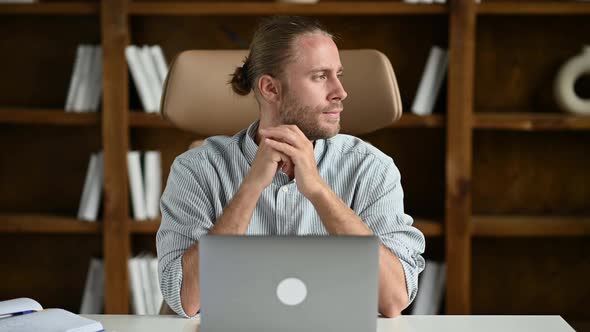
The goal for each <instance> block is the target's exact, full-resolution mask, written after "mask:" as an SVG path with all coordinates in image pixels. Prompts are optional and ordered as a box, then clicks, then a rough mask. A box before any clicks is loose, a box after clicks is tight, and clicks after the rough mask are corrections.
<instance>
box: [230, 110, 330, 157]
mask: <svg viewBox="0 0 590 332" xmlns="http://www.w3.org/2000/svg"><path fill="white" fill-rule="evenodd" d="M259 124H260V121H259V120H256V121H255V122H254V123H252V124H251V125H250V126H249V127H248V129H247V130H246V135H244V137H243V138H242V141H241V142H240V143H241V146H242V151H243V153H244V155H245V156H246V160H248V163H249V164H250V166H252V163H253V162H254V159H255V158H256V152H257V151H258V145H257V144H256V141H255V137H256V132H257V131H258V125H259ZM326 148H327V142H326V140H325V139H318V140H316V141H315V144H314V148H313V152H314V155H315V161H316V165H317V164H319V162H320V160H321V159H322V158H323V157H324V154H325V153H326Z"/></svg>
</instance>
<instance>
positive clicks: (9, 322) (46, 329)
mask: <svg viewBox="0 0 590 332" xmlns="http://www.w3.org/2000/svg"><path fill="white" fill-rule="evenodd" d="M23 313H25V314H23ZM0 331H10V332H29V331H36V332H97V331H104V328H103V326H102V324H101V323H100V322H97V321H95V320H92V319H89V318H85V317H82V316H78V315H76V314H74V313H71V312H69V311H67V310H63V309H45V310H43V307H41V305H40V304H39V302H37V301H35V300H32V299H28V298H19V299H13V300H7V301H0Z"/></svg>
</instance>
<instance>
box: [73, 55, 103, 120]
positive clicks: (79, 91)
mask: <svg viewBox="0 0 590 332" xmlns="http://www.w3.org/2000/svg"><path fill="white" fill-rule="evenodd" d="M101 94H102V49H101V47H100V46H97V45H78V49H77V50H76V58H75V60H74V68H73V70H72V76H71V78H70V87H69V88H68V95H67V97H66V106H65V109H66V112H96V111H97V110H98V106H99V105H100V97H101Z"/></svg>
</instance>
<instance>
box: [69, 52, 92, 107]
mask: <svg viewBox="0 0 590 332" xmlns="http://www.w3.org/2000/svg"><path fill="white" fill-rule="evenodd" d="M95 61H96V52H95V50H94V47H93V46H92V45H84V51H83V57H82V66H81V67H82V71H81V72H80V73H81V75H80V82H79V84H78V90H77V91H76V96H75V98H74V107H73V108H74V111H76V112H83V111H85V108H86V107H85V106H86V104H87V99H88V96H89V90H90V75H91V69H92V66H93V64H94V62H95Z"/></svg>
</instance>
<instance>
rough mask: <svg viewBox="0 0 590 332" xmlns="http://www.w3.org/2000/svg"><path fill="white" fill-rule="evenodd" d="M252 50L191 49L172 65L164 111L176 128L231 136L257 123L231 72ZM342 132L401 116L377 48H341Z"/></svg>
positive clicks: (250, 99)
mask: <svg viewBox="0 0 590 332" xmlns="http://www.w3.org/2000/svg"><path fill="white" fill-rule="evenodd" d="M247 55H248V50H191V51H184V52H182V53H180V54H179V55H178V56H177V57H176V58H175V59H174V61H173V62H172V64H171V66H170V70H169V72H168V76H167V78H166V83H165V84H164V85H165V86H164V93H163V95H162V99H161V108H160V109H161V110H162V114H163V115H164V117H165V118H167V119H168V120H169V121H171V122H172V123H173V124H174V125H175V126H177V127H178V128H181V129H184V130H187V131H190V132H193V133H196V134H198V135H200V136H213V135H233V134H235V133H236V132H238V131H240V130H242V129H244V128H246V127H247V126H248V125H249V124H250V123H252V122H254V121H255V120H256V119H258V116H259V110H258V103H257V102H256V100H255V97H254V93H250V94H249V95H248V96H239V95H237V94H235V93H234V92H233V91H232V89H231V85H230V84H229V83H228V82H229V81H230V78H231V77H230V74H231V73H233V72H234V69H235V68H236V67H237V66H241V65H242V62H243V61H244V59H245V57H246V56H247ZM340 61H341V62H342V66H343V67H344V76H343V77H342V84H343V86H344V89H345V90H346V92H347V93H348V97H347V98H346V99H345V100H344V101H343V103H344V112H343V113H342V117H341V126H342V132H343V133H348V134H353V135H360V134H365V133H370V132H373V131H375V130H378V129H381V128H385V127H388V126H390V125H391V124H392V123H393V122H395V121H396V120H397V119H399V118H400V116H401V114H402V103H401V98H400V94H399V89H398V86H397V81H396V79H395V74H394V72H393V67H392V66H391V63H390V62H389V59H387V57H386V56H385V55H384V54H383V53H381V52H379V51H376V50H341V51H340Z"/></svg>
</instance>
